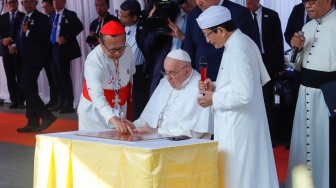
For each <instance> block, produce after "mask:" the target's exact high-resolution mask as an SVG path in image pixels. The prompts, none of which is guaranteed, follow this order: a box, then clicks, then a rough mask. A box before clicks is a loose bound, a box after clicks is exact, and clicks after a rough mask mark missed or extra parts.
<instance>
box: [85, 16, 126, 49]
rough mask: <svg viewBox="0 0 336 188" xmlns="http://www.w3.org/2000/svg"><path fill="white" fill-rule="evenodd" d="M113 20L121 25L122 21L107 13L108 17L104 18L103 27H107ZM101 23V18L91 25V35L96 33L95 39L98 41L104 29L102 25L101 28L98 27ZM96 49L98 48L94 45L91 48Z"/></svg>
mask: <svg viewBox="0 0 336 188" xmlns="http://www.w3.org/2000/svg"><path fill="white" fill-rule="evenodd" d="M111 20H113V21H116V22H119V23H120V20H119V19H118V18H117V17H115V16H113V15H111V14H110V13H109V12H107V15H106V16H105V17H104V21H103V25H105V24H106V23H107V22H109V21H111ZM99 23H100V18H99V17H98V18H96V19H94V20H93V21H92V22H91V24H90V32H89V33H91V32H93V33H95V34H96V36H95V37H96V38H97V40H98V35H99V31H100V29H101V27H102V25H101V27H98V25H99ZM95 42H96V41H95ZM95 42H93V43H95ZM88 43H89V42H88ZM90 43H91V42H90ZM94 47H96V46H95V45H94V44H92V46H91V48H92V49H93V48H94Z"/></svg>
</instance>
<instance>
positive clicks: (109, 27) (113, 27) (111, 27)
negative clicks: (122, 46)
mask: <svg viewBox="0 0 336 188" xmlns="http://www.w3.org/2000/svg"><path fill="white" fill-rule="evenodd" d="M100 33H101V34H103V35H120V34H124V33H125V29H124V27H123V26H122V25H121V24H120V23H118V22H116V21H109V22H107V23H106V24H105V25H104V26H103V27H102V28H101V30H100Z"/></svg>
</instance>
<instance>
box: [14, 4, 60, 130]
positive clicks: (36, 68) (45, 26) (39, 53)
mask: <svg viewBox="0 0 336 188" xmlns="http://www.w3.org/2000/svg"><path fill="white" fill-rule="evenodd" d="M22 21H23V20H22ZM22 21H21V23H22ZM27 23H28V30H29V33H28V36H26V33H23V32H22V35H23V38H22V40H23V41H22V42H23V46H22V47H23V48H21V46H20V45H19V46H18V54H20V60H21V61H22V63H23V71H22V80H21V82H20V89H21V91H22V92H23V93H24V95H25V97H26V104H27V111H26V117H27V118H28V124H29V125H31V126H37V125H39V124H40V123H39V122H40V118H41V119H42V120H43V119H50V118H52V117H54V116H53V115H52V113H51V112H50V111H49V110H48V109H47V107H46V106H45V105H44V103H43V101H42V100H41V98H40V96H39V92H38V85H37V79H38V77H39V75H40V72H41V70H42V69H43V67H44V64H45V63H49V61H48V45H49V36H50V26H49V20H48V17H47V16H46V15H44V14H42V13H41V12H39V11H37V10H35V11H34V12H33V13H32V15H31V16H30V18H29V19H28V22H27ZM20 33H21V30H20V32H19V33H18V38H19V37H20Z"/></svg>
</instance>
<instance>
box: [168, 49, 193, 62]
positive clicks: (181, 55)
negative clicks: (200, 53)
mask: <svg viewBox="0 0 336 188" xmlns="http://www.w3.org/2000/svg"><path fill="white" fill-rule="evenodd" d="M167 57H170V58H173V59H177V60H180V61H187V62H191V59H190V56H189V54H188V53H187V52H186V51H184V50H181V49H178V50H172V51H171V52H169V53H168V55H167Z"/></svg>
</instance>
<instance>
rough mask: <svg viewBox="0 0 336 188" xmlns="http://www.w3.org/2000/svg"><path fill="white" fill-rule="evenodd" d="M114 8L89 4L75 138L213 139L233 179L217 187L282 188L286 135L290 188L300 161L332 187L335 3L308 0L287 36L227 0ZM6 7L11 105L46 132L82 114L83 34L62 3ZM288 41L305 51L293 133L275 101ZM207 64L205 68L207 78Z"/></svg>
mask: <svg viewBox="0 0 336 188" xmlns="http://www.w3.org/2000/svg"><path fill="white" fill-rule="evenodd" d="M19 3H20V4H21V5H22V7H23V9H24V11H25V12H24V13H23V12H20V11H19V10H18V6H19ZM110 3H113V1H110V0H94V2H93V4H92V6H93V7H94V8H95V10H96V13H97V18H96V19H94V20H93V21H92V22H91V24H90V27H89V29H90V31H89V34H88V36H87V38H86V43H87V45H88V46H89V47H90V49H91V50H92V51H91V52H90V53H89V55H88V56H87V57H86V61H85V64H84V66H85V67H84V73H83V77H84V83H83V92H82V95H81V99H80V103H79V106H78V109H77V113H78V116H79V129H80V130H88V129H107V128H115V129H116V130H117V131H118V132H119V133H121V134H128V133H129V134H133V133H134V132H142V131H147V132H152V133H160V134H170V135H187V136H190V137H194V138H208V139H210V137H211V135H213V139H214V140H216V141H218V142H219V164H220V166H219V168H220V169H221V170H219V174H220V176H223V177H225V179H226V181H225V182H219V184H220V186H221V187H222V186H223V187H240V188H245V187H260V188H263V187H264V188H269V187H278V186H279V185H278V180H277V177H276V171H275V165H274V157H273V153H272V146H273V147H274V146H276V144H277V142H276V141H277V140H278V139H279V129H283V130H285V131H284V132H282V133H284V134H285V135H284V137H285V140H284V141H285V148H286V149H289V148H290V149H291V152H290V158H289V169H288V170H289V171H288V178H287V184H286V187H287V188H290V187H291V183H292V179H291V176H290V174H291V170H292V168H293V167H294V166H296V165H298V164H304V165H306V166H307V170H308V171H309V176H310V177H311V178H312V180H313V182H314V185H315V187H321V188H328V187H335V186H336V185H335V183H336V173H335V172H336V164H335V161H333V160H332V159H333V158H335V155H336V152H335V149H333V147H332V146H333V145H334V144H336V138H335V135H336V127H335V126H336V121H335V119H332V118H331V117H330V116H332V115H333V114H332V113H336V109H334V111H330V110H329V109H328V106H327V105H326V103H325V101H324V98H323V96H324V93H323V92H322V90H321V85H323V84H326V83H329V82H332V81H335V80H336V57H335V54H336V46H335V42H334V39H333V35H332V34H333V33H335V31H336V28H335V24H334V23H335V19H336V13H335V11H334V9H335V2H334V1H333V0H302V3H300V4H298V5H296V6H295V7H294V8H293V11H292V13H291V15H290V17H289V20H288V24H287V27H286V30H285V32H284V33H283V32H282V29H281V22H280V18H279V15H278V13H277V12H276V11H274V10H271V9H269V8H266V7H264V6H262V5H261V4H260V2H259V0H246V7H244V6H242V5H239V4H237V3H234V2H231V1H229V0H184V1H158V0H149V1H146V6H145V9H144V10H141V6H140V3H139V2H138V1H137V0H126V1H124V2H123V3H122V4H121V5H120V11H119V12H118V15H117V16H114V15H112V14H110V13H109V11H108V10H109V8H110ZM5 4H6V7H7V9H8V12H7V13H4V14H2V15H1V16H0V39H1V45H0V55H1V56H2V58H3V66H4V70H5V74H6V78H7V87H8V91H9V96H10V100H11V105H10V106H9V108H10V109H17V108H21V109H24V108H26V117H27V120H28V121H27V124H26V125H25V126H24V127H21V128H18V129H17V131H18V132H19V133H26V132H41V131H43V130H45V129H47V128H48V127H49V126H51V125H52V124H53V123H54V122H55V121H56V119H57V117H56V116H55V115H54V114H53V112H57V113H61V114H68V113H75V111H76V110H75V108H74V93H73V85H72V81H71V75H70V65H71V61H72V60H73V59H76V58H78V57H81V56H82V54H81V50H80V48H81V47H80V46H79V43H78V41H77V39H76V37H77V35H78V34H79V33H81V32H82V31H83V28H84V26H83V24H82V22H81V21H80V19H79V18H78V17H77V14H76V12H74V11H71V10H68V9H67V8H65V7H66V6H65V5H66V0H42V4H41V6H42V8H43V11H44V12H43V13H44V14H43V13H42V12H39V11H38V10H37V9H36V7H37V5H38V1H37V0H5ZM163 4H165V5H163ZM167 7H168V8H167ZM167 10H168V11H167ZM163 18H164V19H163ZM301 30H302V31H304V35H299V34H298V32H299V31H301ZM284 39H285V41H286V42H287V43H288V44H289V45H290V46H291V47H292V48H293V49H294V48H297V50H298V58H297V59H296V60H295V62H291V63H293V65H292V66H293V67H294V68H295V71H294V78H293V80H294V81H293V88H292V92H293V101H292V104H291V106H290V108H289V109H280V111H281V110H282V111H285V110H288V112H289V116H288V117H289V118H288V119H289V121H288V122H286V125H282V124H283V121H281V120H280V119H281V117H279V116H280V114H281V113H283V112H279V109H277V108H275V106H277V105H279V103H282V98H281V96H279V94H278V93H275V92H274V91H275V87H274V86H275V85H276V84H277V83H278V82H279V80H283V79H284V67H285V60H284V55H285V54H284ZM201 58H205V59H206V60H207V79H206V80H202V81H200V79H201V77H200V74H199V72H200V64H199V63H198V62H199V60H200V59H201ZM42 69H45V71H46V75H47V78H48V82H49V86H50V100H49V102H48V103H46V104H44V102H43V101H42V100H41V98H40V96H39V93H38V85H37V79H38V76H39V74H40V72H41V70H42ZM334 92H335V91H334ZM186 101H187V102H186ZM288 112H287V113H288ZM292 125H293V133H292ZM224 155H226V157H224ZM247 160H248V161H250V162H248V163H251V164H252V163H254V165H247V164H246V161H247ZM262 163H267V164H266V165H265V164H262ZM224 164H229V165H224ZM261 167H262V168H261ZM227 170H228V171H230V172H232V173H230V174H228V173H227V174H226V173H224V172H225V171H227ZM266 174H267V178H266V179H267V180H265V177H266V176H265V175H266ZM243 177H244V178H243ZM242 179H243V180H242Z"/></svg>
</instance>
